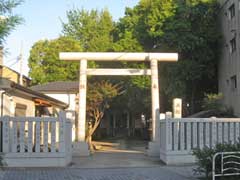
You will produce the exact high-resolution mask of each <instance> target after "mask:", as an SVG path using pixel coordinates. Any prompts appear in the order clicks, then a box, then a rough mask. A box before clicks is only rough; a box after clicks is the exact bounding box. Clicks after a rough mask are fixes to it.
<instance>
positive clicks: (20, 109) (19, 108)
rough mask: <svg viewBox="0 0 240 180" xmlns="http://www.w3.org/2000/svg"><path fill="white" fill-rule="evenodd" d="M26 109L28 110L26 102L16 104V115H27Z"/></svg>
mask: <svg viewBox="0 0 240 180" xmlns="http://www.w3.org/2000/svg"><path fill="white" fill-rule="evenodd" d="M26 111H27V106H26V105H24V104H19V103H17V104H16V108H15V116H16V117H25V116H26Z"/></svg>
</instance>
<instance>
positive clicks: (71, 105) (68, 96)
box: [44, 92, 76, 111]
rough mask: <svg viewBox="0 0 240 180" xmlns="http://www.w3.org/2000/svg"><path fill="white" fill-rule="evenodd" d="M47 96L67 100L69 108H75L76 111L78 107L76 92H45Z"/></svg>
mask: <svg viewBox="0 0 240 180" xmlns="http://www.w3.org/2000/svg"><path fill="white" fill-rule="evenodd" d="M44 94H46V95H47V96H50V97H52V98H54V99H57V100H59V101H62V102H65V103H67V104H69V107H68V108H67V110H73V111H75V108H76V101H75V98H76V94H66V93H65V94H64V93H47V92H46V93H44Z"/></svg>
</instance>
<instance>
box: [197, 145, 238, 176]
mask: <svg viewBox="0 0 240 180" xmlns="http://www.w3.org/2000/svg"><path fill="white" fill-rule="evenodd" d="M235 151H240V142H239V141H238V142H236V143H234V144H232V143H224V144H217V145H216V146H215V147H214V148H209V147H204V148H203V149H199V148H196V149H194V150H193V155H194V156H196V160H197V166H198V167H197V168H196V169H194V171H195V172H197V173H204V174H205V177H206V178H209V177H210V175H211V174H212V160H213V156H214V154H216V153H218V152H235ZM220 164H221V158H220V156H219V157H218V158H216V168H217V167H220ZM216 171H219V169H216Z"/></svg>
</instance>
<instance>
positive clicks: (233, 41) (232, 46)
mask: <svg viewBox="0 0 240 180" xmlns="http://www.w3.org/2000/svg"><path fill="white" fill-rule="evenodd" d="M236 49H237V44H236V37H234V38H233V39H231V40H230V52H231V53H233V52H234V51H236Z"/></svg>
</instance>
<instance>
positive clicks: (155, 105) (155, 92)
mask: <svg viewBox="0 0 240 180" xmlns="http://www.w3.org/2000/svg"><path fill="white" fill-rule="evenodd" d="M151 81H152V86H151V90H152V141H156V138H158V137H156V123H157V120H158V118H159V87H158V61H157V59H152V60H151Z"/></svg>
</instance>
